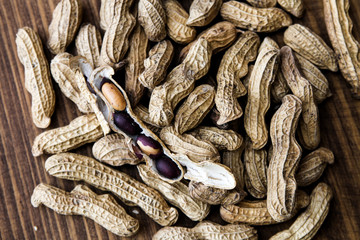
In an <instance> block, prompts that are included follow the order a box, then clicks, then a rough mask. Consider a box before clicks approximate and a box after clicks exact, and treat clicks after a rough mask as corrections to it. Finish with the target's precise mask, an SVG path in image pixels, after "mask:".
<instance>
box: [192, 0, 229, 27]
mask: <svg viewBox="0 0 360 240" xmlns="http://www.w3.org/2000/svg"><path fill="white" fill-rule="evenodd" d="M222 3H223V1H222V0H205V1H204V0H194V1H193V2H192V3H191V5H190V9H189V18H188V20H187V22H186V25H188V26H193V27H203V26H206V25H208V24H209V23H210V22H211V21H212V20H214V18H215V17H216V15H217V14H218V12H219V10H220V7H221V5H222Z"/></svg>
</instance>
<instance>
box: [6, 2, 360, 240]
mask: <svg viewBox="0 0 360 240" xmlns="http://www.w3.org/2000/svg"><path fill="white" fill-rule="evenodd" d="M57 2H58V0H51V1H46V0H33V1H24V0H12V1H10V0H0V34H1V35H0V47H1V51H0V66H1V68H0V69H1V70H0V99H1V104H0V134H1V138H0V170H1V175H0V184H1V185H0V203H1V204H0V210H1V211H0V213H1V214H0V239H4V240H5V239H121V238H120V237H117V236H115V235H113V234H111V233H110V232H108V231H106V230H105V229H104V228H102V227H100V226H99V225H97V224H95V223H94V222H93V221H92V220H89V219H86V218H84V217H81V216H63V215H59V214H56V213H55V212H54V211H52V210H50V209H48V208H46V207H44V206H40V207H39V208H33V207H32V206H31V203H30V197H31V194H32V191H33V189H34V187H35V186H36V185H37V184H39V183H41V182H44V183H48V184H52V185H54V186H57V187H59V188H62V189H65V190H67V191H70V190H71V189H72V188H73V187H74V186H75V184H74V183H73V182H71V181H65V180H59V179H56V178H54V177H51V176H49V175H48V174H47V173H46V172H45V169H44V162H45V160H46V158H47V157H48V156H41V157H38V158H34V157H33V156H32V155H31V146H32V142H33V140H34V138H35V136H37V135H38V134H40V133H41V132H43V130H41V129H37V128H36V127H35V126H34V124H33V123H32V120H31V112H30V104H31V96H30V94H29V93H28V92H27V91H26V90H25V87H24V70H23V66H22V65H21V63H20V61H19V59H18V57H17V54H16V45H15V36H16V32H17V29H18V28H20V27H23V26H30V27H32V28H34V29H35V30H36V31H37V32H38V33H39V34H40V36H41V39H42V40H43V42H44V41H45V40H46V39H47V29H48V25H49V23H50V21H51V14H52V11H53V9H54V7H55V6H56V3H57ZM82 2H83V3H84V8H85V11H84V13H85V16H84V22H91V23H93V24H96V26H99V14H98V12H99V8H100V0H88V1H86V0H82ZM186 2H187V4H185V5H186V6H187V7H188V5H189V4H188V2H190V1H186ZM350 2H351V9H350V16H351V17H352V19H353V20H354V25H355V26H354V35H355V38H356V39H358V40H360V5H359V0H350ZM305 5H306V10H307V11H306V14H305V16H304V18H302V19H301V20H296V21H297V22H301V23H304V24H306V25H307V26H310V27H311V28H312V29H313V30H314V31H315V32H316V33H318V34H320V35H321V36H322V37H323V38H324V39H325V41H326V42H327V43H328V44H329V39H328V37H327V33H326V28H325V24H324V21H323V10H322V1H321V0H315V1H314V0H305ZM281 34H282V33H280V35H281ZM262 36H263V35H262ZM278 36H279V34H278V35H277V36H275V38H277V39H278ZM46 54H47V56H48V57H51V56H50V54H49V52H48V51H46ZM325 74H326V76H327V77H328V80H329V82H330V84H331V89H332V93H333V96H332V98H330V99H328V100H326V101H325V102H324V103H323V104H321V105H320V106H319V109H320V116H321V134H322V135H321V139H322V141H321V146H324V147H328V148H330V149H331V150H332V151H333V152H334V154H335V157H336V158H335V160H336V161H335V164H333V165H332V166H329V167H328V168H327V169H326V171H325V174H324V176H323V177H322V180H323V181H325V182H327V183H329V184H330V186H331V187H332V189H333V190H334V200H333V201H332V204H331V208H330V213H329V215H328V217H327V219H326V220H325V223H324V225H323V226H322V227H321V229H320V231H319V232H318V234H317V235H316V237H315V239H354V240H355V239H360V217H359V216H360V209H359V205H360V190H359V189H360V164H359V161H360V159H359V158H360V101H359V100H358V101H356V100H354V99H352V98H351V97H350V91H349V89H348V88H347V86H346V83H345V82H344V79H343V78H342V77H341V75H340V74H339V73H330V72H325ZM214 77H215V76H214ZM54 85H55V92H56V111H55V113H54V115H53V116H52V123H51V126H50V128H56V127H59V126H64V125H66V124H68V123H69V122H70V121H71V120H72V119H74V118H75V117H76V116H79V115H80V112H79V111H78V110H77V109H76V107H75V105H74V104H73V103H72V102H71V101H70V100H68V99H66V98H65V97H64V96H63V95H62V94H61V92H60V90H59V88H58V86H56V84H54ZM75 152H77V153H81V154H86V155H89V156H90V155H91V144H88V145H86V146H84V147H81V148H79V149H77V150H76V151H75ZM121 170H123V171H125V172H127V173H130V174H131V175H133V176H135V177H138V176H137V174H136V173H135V168H134V167H122V168H121ZM313 187H314V185H313V186H311V187H310V189H311V188H313ZM92 189H94V188H92ZM98 192H99V191H98ZM99 193H100V192H99ZM121 205H123V206H124V204H122V203H121ZM125 209H126V210H127V212H128V213H129V214H131V215H132V216H134V217H136V218H137V219H139V220H140V224H141V228H140V231H139V233H138V234H137V235H136V236H135V237H133V238H131V239H151V236H152V235H153V234H154V233H155V232H156V231H157V230H158V229H160V226H159V225H157V224H156V223H154V222H153V221H152V220H151V219H149V218H148V217H147V216H146V215H145V214H144V213H143V212H142V211H141V210H140V209H139V208H138V207H127V206H125ZM134 209H136V210H138V211H139V212H140V214H135V213H134V212H133V210H134ZM218 210H219V207H213V208H212V214H211V215H210V216H209V217H208V218H207V219H211V220H213V221H216V222H218V223H223V224H224V222H223V221H221V219H220V217H219V215H218ZM291 222H292V221H290V222H289V223H284V224H278V225H275V226H267V227H261V228H258V231H259V239H268V238H269V237H270V236H271V235H273V234H274V233H276V232H278V231H280V230H282V229H285V228H286V227H288V226H289V225H290V224H291ZM176 225H177V226H179V225H181V226H186V227H192V226H194V225H195V223H193V222H191V221H190V220H189V219H188V218H186V217H185V216H184V215H183V214H180V218H179V221H178V223H177V224H176Z"/></svg>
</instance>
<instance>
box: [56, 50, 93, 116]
mask: <svg viewBox="0 0 360 240" xmlns="http://www.w3.org/2000/svg"><path fill="white" fill-rule="evenodd" d="M73 59H74V56H73V55H71V54H69V53H66V52H64V53H59V54H58V55H56V56H55V57H54V58H53V59H52V60H51V64H50V69H51V75H52V77H53V78H54V80H55V82H57V84H58V85H59V87H60V90H61V92H62V93H63V94H64V95H65V96H66V97H67V98H69V99H70V100H71V101H73V102H74V103H75V104H76V106H77V107H78V109H79V110H80V112H83V113H89V112H92V108H91V105H90V104H89V103H88V102H87V101H86V99H85V98H84V96H83V95H82V92H81V91H80V89H79V86H78V81H77V76H76V74H77V70H79V69H78V66H74V64H72V61H73Z"/></svg>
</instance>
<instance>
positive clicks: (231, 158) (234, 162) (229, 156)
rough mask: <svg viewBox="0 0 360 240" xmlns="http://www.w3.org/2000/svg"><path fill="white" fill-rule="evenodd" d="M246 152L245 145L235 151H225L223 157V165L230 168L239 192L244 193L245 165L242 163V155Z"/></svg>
mask: <svg viewBox="0 0 360 240" xmlns="http://www.w3.org/2000/svg"><path fill="white" fill-rule="evenodd" d="M243 150H244V144H242V145H241V147H240V148H239V149H237V150H235V151H224V152H223V156H222V159H221V160H222V164H224V165H225V166H227V167H229V168H230V169H231V171H232V172H233V174H234V176H235V180H236V187H235V189H236V190H237V191H239V192H240V191H242V190H243V189H244V184H245V181H244V164H243V162H242V161H241V155H242V152H243Z"/></svg>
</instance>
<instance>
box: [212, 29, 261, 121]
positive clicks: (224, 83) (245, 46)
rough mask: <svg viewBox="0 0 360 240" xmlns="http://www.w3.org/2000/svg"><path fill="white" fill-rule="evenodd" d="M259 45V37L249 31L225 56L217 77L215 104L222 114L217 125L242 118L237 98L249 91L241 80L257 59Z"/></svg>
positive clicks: (242, 35) (241, 36)
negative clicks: (249, 65) (251, 63)
mask: <svg viewBox="0 0 360 240" xmlns="http://www.w3.org/2000/svg"><path fill="white" fill-rule="evenodd" d="M259 44H260V38H259V36H258V35H257V34H255V33H253V32H250V31H247V32H245V33H243V34H241V35H240V37H239V38H238V40H237V41H236V42H235V43H234V45H233V46H232V47H231V48H229V50H227V51H226V53H225V54H224V56H223V58H222V60H221V63H220V66H219V70H218V73H217V76H216V80H217V83H218V86H217V89H216V96H215V104H216V109H217V110H218V111H219V113H220V117H219V120H218V121H217V124H219V125H222V124H224V123H227V122H230V121H232V120H235V119H237V118H239V117H241V115H242V109H241V106H240V104H239V102H238V101H237V98H238V97H241V96H243V95H245V94H246V92H247V91H246V89H245V87H244V86H243V84H242V83H241V81H240V78H242V77H244V76H245V75H246V74H247V72H248V63H249V62H252V61H254V60H255V59H256V56H257V51H258V48H259Z"/></svg>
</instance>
